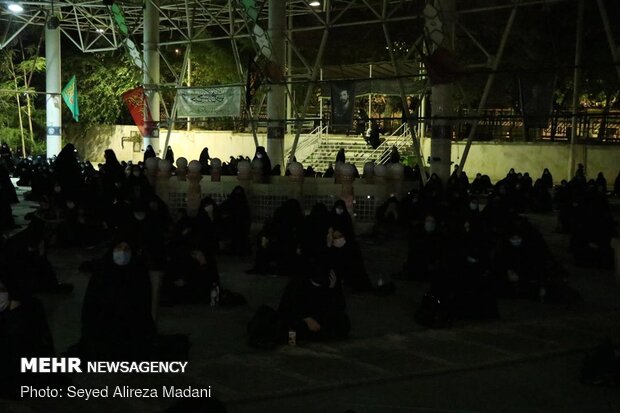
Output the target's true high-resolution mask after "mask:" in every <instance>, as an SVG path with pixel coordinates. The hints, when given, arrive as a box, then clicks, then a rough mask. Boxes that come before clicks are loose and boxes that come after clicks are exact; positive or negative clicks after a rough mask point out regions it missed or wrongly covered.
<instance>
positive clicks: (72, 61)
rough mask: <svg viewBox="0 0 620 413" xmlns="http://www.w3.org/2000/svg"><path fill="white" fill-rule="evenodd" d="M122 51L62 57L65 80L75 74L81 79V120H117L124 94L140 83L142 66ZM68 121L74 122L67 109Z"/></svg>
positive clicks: (68, 122)
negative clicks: (131, 60)
mask: <svg viewBox="0 0 620 413" xmlns="http://www.w3.org/2000/svg"><path fill="white" fill-rule="evenodd" d="M120 53H121V52H117V53H112V54H96V55H92V56H89V55H77V56H71V57H68V58H67V59H65V60H64V61H63V65H64V66H65V69H64V70H63V84H64V83H66V82H67V81H69V79H70V78H71V76H73V75H74V74H75V75H76V76H77V82H78V98H79V106H80V123H84V124H115V123H118V122H119V120H120V118H121V115H122V112H123V109H124V103H123V100H122V98H121V94H122V93H123V92H126V91H127V90H129V89H132V88H134V87H135V86H136V85H137V84H139V83H140V80H141V75H140V70H139V69H138V68H137V67H136V66H134V65H133V63H131V62H130V61H129V60H128V59H127V57H126V56H125V55H124V54H120ZM64 115H65V119H64V122H63V123H65V124H70V123H72V121H71V116H70V113H69V112H68V111H65V112H64Z"/></svg>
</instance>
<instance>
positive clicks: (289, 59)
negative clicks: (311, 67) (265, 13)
mask: <svg viewBox="0 0 620 413" xmlns="http://www.w3.org/2000/svg"><path fill="white" fill-rule="evenodd" d="M292 28H293V14H289V16H288V36H287V37H286V39H287V40H286V75H287V76H286V78H287V80H288V84H289V85H292V84H293V83H292V81H293V71H292V68H293V45H292V41H293V33H292V32H291V29H292ZM287 96H288V98H287V100H286V120H287V122H286V133H287V134H291V133H292V130H291V128H292V125H291V124H290V123H289V122H288V120H289V119H291V118H292V117H293V105H294V104H295V99H294V97H295V95H294V94H293V96H291V94H287Z"/></svg>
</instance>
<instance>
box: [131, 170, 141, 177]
mask: <svg viewBox="0 0 620 413" xmlns="http://www.w3.org/2000/svg"><path fill="white" fill-rule="evenodd" d="M132 175H133V176H135V177H138V176H140V172H138V171H136V172H132Z"/></svg>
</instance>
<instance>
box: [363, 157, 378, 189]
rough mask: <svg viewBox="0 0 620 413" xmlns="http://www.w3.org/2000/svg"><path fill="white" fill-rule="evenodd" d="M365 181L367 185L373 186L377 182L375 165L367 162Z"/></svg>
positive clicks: (365, 165)
mask: <svg viewBox="0 0 620 413" xmlns="http://www.w3.org/2000/svg"><path fill="white" fill-rule="evenodd" d="M363 176H364V180H365V181H366V183H367V184H372V183H373V182H374V181H375V179H374V178H375V163H374V162H366V163H365V164H364V174H363Z"/></svg>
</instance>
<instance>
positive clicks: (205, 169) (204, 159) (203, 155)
mask: <svg viewBox="0 0 620 413" xmlns="http://www.w3.org/2000/svg"><path fill="white" fill-rule="evenodd" d="M209 161H211V156H210V155H209V148H207V147H206V146H205V147H204V148H203V149H202V152H200V157H199V158H198V162H200V166H201V168H202V174H203V175H209V174H210V173H211V165H209Z"/></svg>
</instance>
